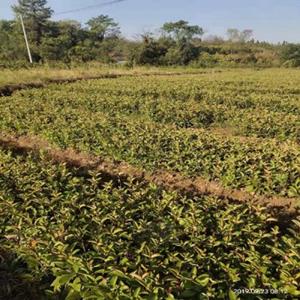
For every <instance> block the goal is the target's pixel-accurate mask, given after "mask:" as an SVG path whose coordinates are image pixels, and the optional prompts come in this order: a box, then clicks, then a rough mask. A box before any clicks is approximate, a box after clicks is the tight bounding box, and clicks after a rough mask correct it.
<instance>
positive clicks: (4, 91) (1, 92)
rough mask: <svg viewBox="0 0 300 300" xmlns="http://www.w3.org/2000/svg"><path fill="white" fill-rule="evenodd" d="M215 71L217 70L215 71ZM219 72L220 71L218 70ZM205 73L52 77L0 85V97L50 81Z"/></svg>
mask: <svg viewBox="0 0 300 300" xmlns="http://www.w3.org/2000/svg"><path fill="white" fill-rule="evenodd" d="M216 72H217V71H216ZM218 72H221V71H218ZM201 74H206V72H205V71H203V72H199V71H198V72H190V73H186V72H166V73H155V72H154V73H151V72H150V73H123V74H102V75H95V76H87V75H86V76H81V77H74V78H52V79H45V82H29V83H20V84H8V85H4V86H2V87H1V86H0V97H5V96H6V97H7V96H11V95H12V94H13V93H14V92H16V91H20V90H24V89H32V88H46V87H47V86H48V85H49V84H51V83H57V84H63V83H72V82H76V81H81V80H93V79H103V78H118V77H124V76H126V77H134V76H179V75H201Z"/></svg>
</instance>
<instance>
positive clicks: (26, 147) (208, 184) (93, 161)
mask: <svg viewBox="0 0 300 300" xmlns="http://www.w3.org/2000/svg"><path fill="white" fill-rule="evenodd" d="M0 147H1V148H2V149H6V150H11V151H12V152H14V153H16V154H20V155H24V154H28V153H33V154H36V155H39V154H40V151H43V152H44V153H45V155H46V157H48V158H49V159H50V160H51V161H52V162H54V163H65V164H66V165H67V166H68V167H72V168H73V167H76V168H78V172H79V173H80V174H82V175H84V174H88V172H89V171H97V172H99V173H100V174H101V175H102V178H103V180H105V181H110V180H112V181H116V182H119V181H120V180H121V181H122V180H129V179H130V178H134V180H137V181H141V182H147V183H155V184H156V185H158V186H161V187H163V188H165V189H167V190H176V191H178V192H180V193H185V194H187V195H211V196H216V197H218V198H221V199H224V200H229V201H234V202H238V203H241V202H252V203H256V204H260V205H263V206H266V207H268V208H270V211H272V212H274V211H275V214H276V215H280V214H283V215H293V216H296V215H297V216H298V215H300V214H299V212H300V211H299V207H297V206H296V203H297V202H298V203H299V199H297V198H285V197H264V196H257V195H252V194H250V193H247V192H245V191H243V190H235V189H229V188H225V187H223V186H222V185H221V184H220V183H218V182H213V181H208V180H205V179H203V178H201V177H195V178H187V177H184V176H182V175H181V174H179V173H171V172H168V171H164V170H158V171H156V172H154V173H150V172H145V171H142V170H140V169H138V168H136V167H134V166H131V165H129V164H127V163H125V162H113V161H109V160H107V159H103V158H100V157H96V156H93V155H90V154H86V153H79V152H77V151H74V150H73V149H67V150H61V149H58V148H55V147H53V146H51V145H49V143H47V142H46V141H44V140H41V139H39V138H37V137H34V136H22V137H13V136H1V135H0Z"/></svg>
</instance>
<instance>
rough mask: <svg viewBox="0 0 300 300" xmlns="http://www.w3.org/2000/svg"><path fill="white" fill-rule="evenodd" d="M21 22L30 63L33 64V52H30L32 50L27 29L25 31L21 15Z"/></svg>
mask: <svg viewBox="0 0 300 300" xmlns="http://www.w3.org/2000/svg"><path fill="white" fill-rule="evenodd" d="M20 20H21V24H22V29H23V33H24V39H25V43H26V48H27V52H28V58H29V62H30V63H31V64H32V56H31V52H30V48H29V43H28V39H27V34H26V29H25V25H24V22H23V17H22V15H20Z"/></svg>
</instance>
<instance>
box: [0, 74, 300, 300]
mask: <svg viewBox="0 0 300 300" xmlns="http://www.w3.org/2000/svg"><path fill="white" fill-rule="evenodd" d="M109 74H112V73H109ZM103 77H105V76H103ZM108 77H109V78H99V79H90V80H78V81H76V82H72V83H60V84H58V83H49V82H48V83H47V85H43V87H42V88H32V87H31V88H28V89H26V85H25V86H24V89H20V90H18V91H15V92H12V93H11V95H10V96H3V97H0V116H1V118H0V220H1V221H0V259H1V261H0V263H1V266H0V299H2V298H3V299H54V300H56V299H69V300H71V299H230V300H232V299H266V298H267V299H296V298H297V297H299V296H300V273H299V270H300V236H299V230H300V221H299V209H300V151H299V150H300V71H299V70H287V69H282V70H280V69H269V70H248V69H243V70H241V69H236V70H209V69H207V70H204V71H201V72H200V71H199V72H198V73H197V72H192V71H184V70H181V71H180V70H176V72H175V71H174V74H172V73H171V71H168V72H167V71H166V70H164V71H161V73H159V71H158V70H155V72H154V71H151V72H149V71H148V72H146V73H145V72H144V73H135V72H132V71H131V72H130V73H129V72H127V73H124V72H123V73H122V72H119V73H118V76H116V77H111V76H108ZM2 295H3V296H2ZM1 296H2V298H1Z"/></svg>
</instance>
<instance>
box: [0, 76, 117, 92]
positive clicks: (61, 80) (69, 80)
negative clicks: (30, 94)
mask: <svg viewBox="0 0 300 300" xmlns="http://www.w3.org/2000/svg"><path fill="white" fill-rule="evenodd" d="M119 76H120V75H115V74H103V75H98V76H83V77H76V78H53V79H47V80H45V82H44V83H42V82H29V83H21V84H9V85H5V86H3V87H0V97H3V96H11V95H12V94H13V93H14V92H16V91H20V90H24V89H32V88H45V87H47V85H49V84H51V83H57V84H62V83H72V82H76V81H80V80H92V79H102V78H117V77H119Z"/></svg>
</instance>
